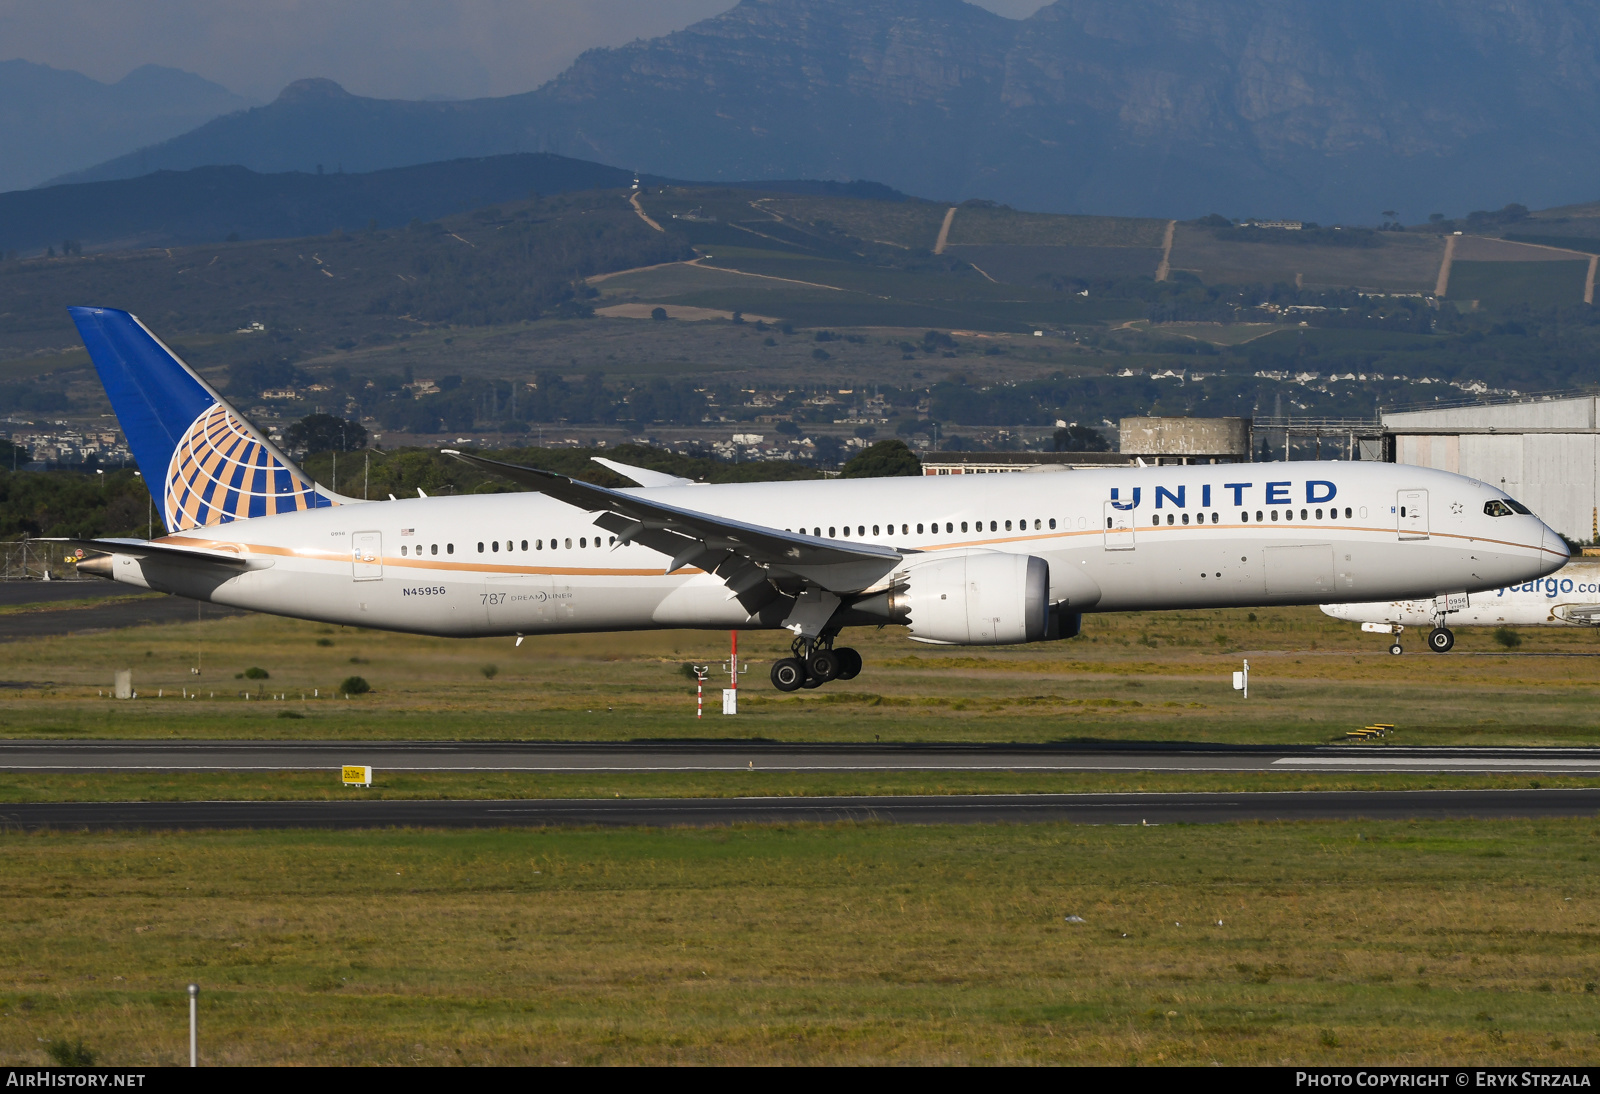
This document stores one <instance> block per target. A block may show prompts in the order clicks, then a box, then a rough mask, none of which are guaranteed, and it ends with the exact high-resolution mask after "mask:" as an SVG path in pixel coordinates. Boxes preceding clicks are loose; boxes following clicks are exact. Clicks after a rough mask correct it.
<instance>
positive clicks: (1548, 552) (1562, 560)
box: [1540, 523, 1572, 574]
mask: <svg viewBox="0 0 1600 1094" xmlns="http://www.w3.org/2000/svg"><path fill="white" fill-rule="evenodd" d="M1540 528H1542V529H1543V535H1544V543H1543V547H1544V558H1545V569H1544V573H1547V574H1553V573H1555V572H1556V571H1557V570H1559V569H1561V567H1563V566H1565V565H1566V564H1567V560H1568V559H1569V558H1571V557H1572V550H1571V548H1569V547H1568V546H1567V541H1566V540H1564V539H1562V538H1561V534H1560V533H1559V532H1557V531H1556V530H1555V529H1554V528H1551V527H1550V526H1549V525H1548V524H1543V523H1541V524H1540Z"/></svg>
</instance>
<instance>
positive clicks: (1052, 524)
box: [1033, 517, 1056, 532]
mask: <svg viewBox="0 0 1600 1094" xmlns="http://www.w3.org/2000/svg"><path fill="white" fill-rule="evenodd" d="M1055 526H1056V522H1055V521H1051V522H1050V527H1052V528H1054V527H1055ZM1033 530H1034V531H1035V532H1037V531H1039V518H1038V517H1035V518H1034V519H1033Z"/></svg>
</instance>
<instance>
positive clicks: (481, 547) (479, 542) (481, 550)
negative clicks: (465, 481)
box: [478, 514, 1403, 555]
mask: <svg viewBox="0 0 1600 1094" xmlns="http://www.w3.org/2000/svg"><path fill="white" fill-rule="evenodd" d="M1402 515H1403V514H1402ZM478 553H479V554H480V555H481V554H483V541H482V540H479V541H478Z"/></svg>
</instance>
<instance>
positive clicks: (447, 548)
mask: <svg viewBox="0 0 1600 1094" xmlns="http://www.w3.org/2000/svg"><path fill="white" fill-rule="evenodd" d="M444 553H445V554H447V555H453V554H455V553H456V545H455V544H454V543H446V544H445V545H444Z"/></svg>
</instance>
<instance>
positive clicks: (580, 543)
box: [578, 536, 589, 547]
mask: <svg viewBox="0 0 1600 1094" xmlns="http://www.w3.org/2000/svg"><path fill="white" fill-rule="evenodd" d="M578 546H579V547H587V546H589V541H588V539H587V538H586V537H584V536H579V537H578Z"/></svg>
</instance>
